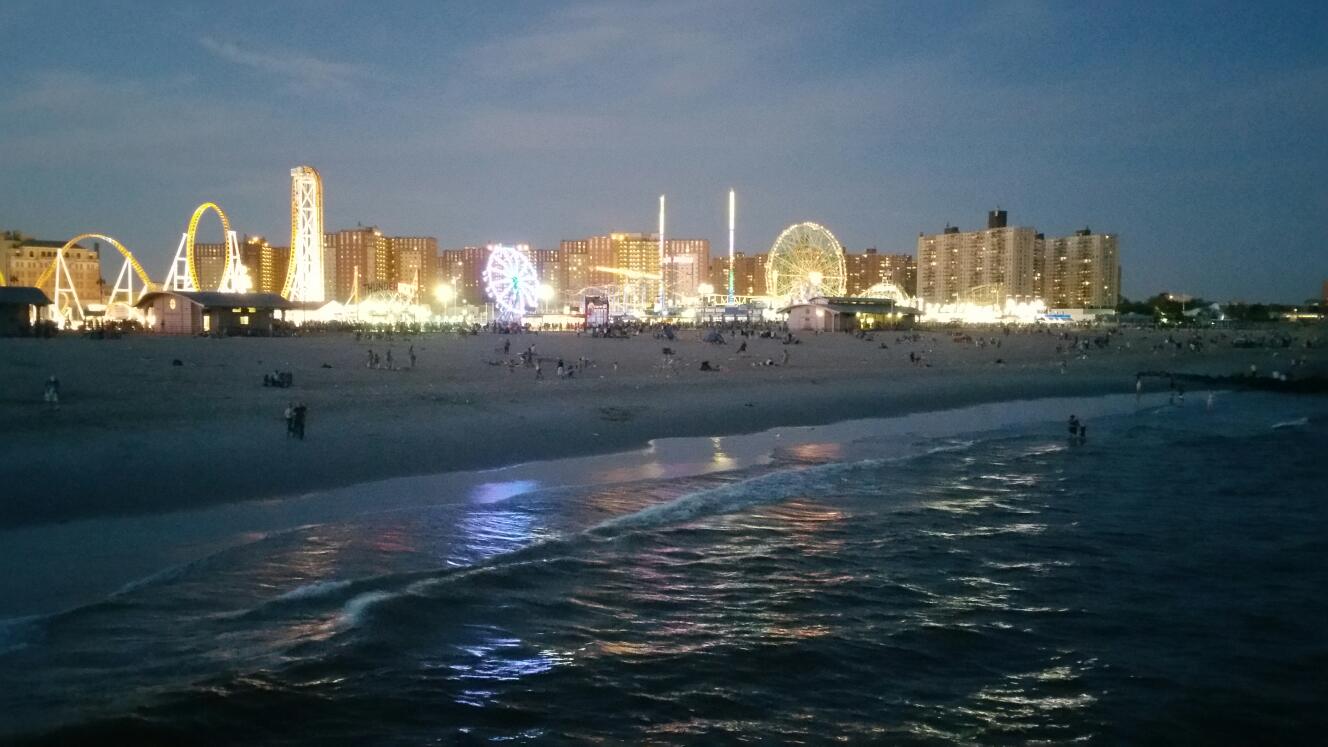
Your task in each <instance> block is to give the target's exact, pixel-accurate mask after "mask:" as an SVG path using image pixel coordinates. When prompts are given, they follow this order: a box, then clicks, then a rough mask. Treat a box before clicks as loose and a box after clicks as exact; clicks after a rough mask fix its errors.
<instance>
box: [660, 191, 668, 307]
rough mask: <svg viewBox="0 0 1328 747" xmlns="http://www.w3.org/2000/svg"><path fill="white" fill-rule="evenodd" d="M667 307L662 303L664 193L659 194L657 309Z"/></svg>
mask: <svg viewBox="0 0 1328 747" xmlns="http://www.w3.org/2000/svg"><path fill="white" fill-rule="evenodd" d="M665 308H667V307H666V306H665V305H664V195H660V196H659V310H660V312H663V311H664V309H665Z"/></svg>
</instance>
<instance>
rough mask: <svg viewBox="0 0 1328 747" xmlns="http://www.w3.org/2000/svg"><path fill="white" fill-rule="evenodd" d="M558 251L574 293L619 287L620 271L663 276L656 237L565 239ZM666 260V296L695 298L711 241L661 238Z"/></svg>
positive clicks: (623, 235)
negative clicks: (596, 288) (598, 288)
mask: <svg viewBox="0 0 1328 747" xmlns="http://www.w3.org/2000/svg"><path fill="white" fill-rule="evenodd" d="M558 250H559V253H560V255H561V258H562V261H563V267H564V269H563V271H564V272H566V273H567V277H566V281H565V282H566V288H567V289H569V290H570V291H572V292H578V291H580V290H582V289H584V288H588V287H603V286H606V285H619V284H621V283H623V282H624V275H623V273H629V274H632V275H636V276H637V277H639V276H640V275H650V276H654V277H661V268H660V264H659V259H660V258H659V234H657V233H627V232H614V233H607V234H603V235H600V236H590V237H588V238H585V239H564V240H563V241H562V242H561V243H560V244H559V245H558ZM675 257H676V258H678V259H673V258H675ZM664 258H665V259H664V262H665V267H664V268H663V273H662V277H663V279H664V283H665V290H666V293H667V294H669V295H671V296H673V297H681V296H684V295H695V294H696V286H697V285H699V284H700V283H701V282H702V281H703V280H705V279H706V275H707V267H708V263H709V258H710V241H709V240H708V239H665V240H664ZM615 270H617V271H621V272H614V271H615ZM725 282H726V283H727V281H725ZM726 287H727V286H726ZM652 292H653V291H652Z"/></svg>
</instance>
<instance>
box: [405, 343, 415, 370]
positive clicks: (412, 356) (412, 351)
mask: <svg viewBox="0 0 1328 747" xmlns="http://www.w3.org/2000/svg"><path fill="white" fill-rule="evenodd" d="M406 352H407V354H408V355H409V356H410V367H411V368H412V369H413V368H415V346H414V345H411V346H410V350H408V351H406Z"/></svg>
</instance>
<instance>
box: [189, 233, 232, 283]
mask: <svg viewBox="0 0 1328 747" xmlns="http://www.w3.org/2000/svg"><path fill="white" fill-rule="evenodd" d="M194 267H196V268H198V284H199V287H200V289H201V290H205V291H213V290H216V289H217V288H218V287H219V286H220V285H221V276H222V274H223V273H224V272H225V271H226V245H225V244H211V243H208V244H205V243H203V242H201V241H198V242H195V243H194Z"/></svg>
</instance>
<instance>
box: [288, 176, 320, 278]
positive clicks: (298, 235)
mask: <svg viewBox="0 0 1328 747" xmlns="http://www.w3.org/2000/svg"><path fill="white" fill-rule="evenodd" d="M290 173H291V248H290V265H289V267H288V268H287V270H286V283H285V284H284V285H283V286H282V289H281V295H283V296H285V297H286V298H287V299H289V300H291V301H314V302H319V303H321V302H323V301H326V300H327V295H326V291H325V290H324V288H323V179H322V177H320V176H319V175H318V170H317V169H315V168H314V167H313V166H296V167H295V168H293V169H291V172H290Z"/></svg>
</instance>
